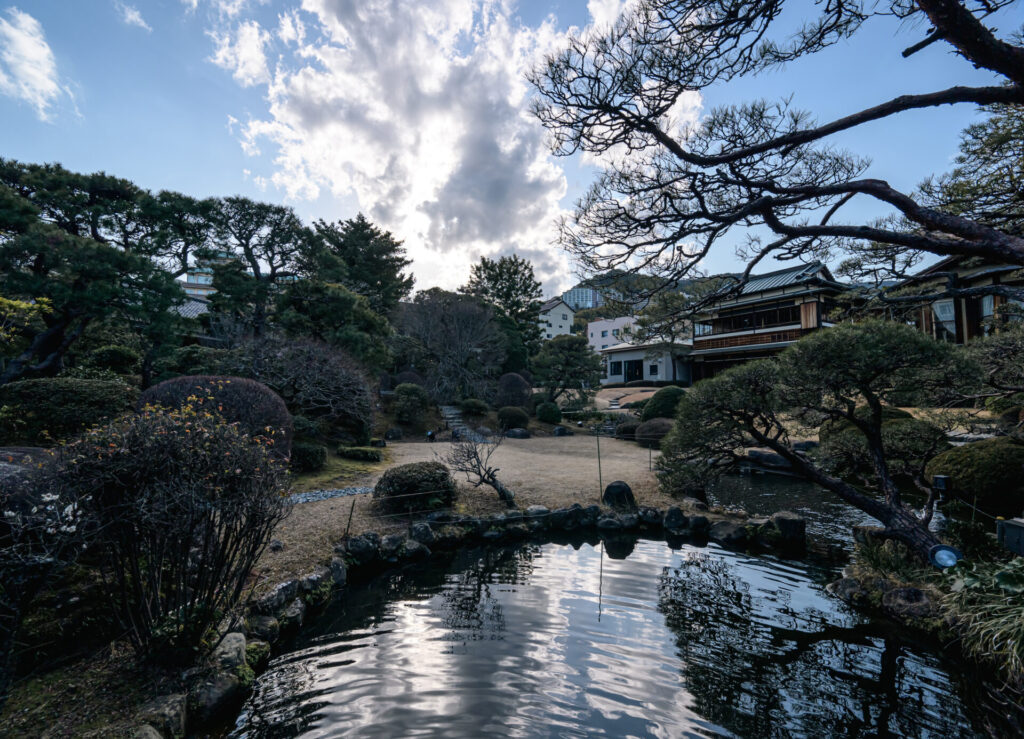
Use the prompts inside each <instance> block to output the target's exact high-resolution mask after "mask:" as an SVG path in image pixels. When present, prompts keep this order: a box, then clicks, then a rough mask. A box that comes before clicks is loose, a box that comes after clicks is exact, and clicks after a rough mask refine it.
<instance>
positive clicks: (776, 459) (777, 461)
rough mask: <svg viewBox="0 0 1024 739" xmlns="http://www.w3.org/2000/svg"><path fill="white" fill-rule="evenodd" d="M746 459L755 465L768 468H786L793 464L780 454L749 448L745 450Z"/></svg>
mask: <svg viewBox="0 0 1024 739" xmlns="http://www.w3.org/2000/svg"><path fill="white" fill-rule="evenodd" d="M747 461H748V462H749V463H750V464H752V465H754V466H755V467H762V468H764V469H769V470H788V469H791V468H792V466H793V465H791V464H790V463H789V460H788V459H786V458H785V457H783V456H782V455H781V454H776V453H775V452H765V451H761V450H760V449H751V450H750V451H749V452H747Z"/></svg>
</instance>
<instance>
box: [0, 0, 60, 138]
mask: <svg viewBox="0 0 1024 739" xmlns="http://www.w3.org/2000/svg"><path fill="white" fill-rule="evenodd" d="M63 93H64V89H63V88H62V87H61V84H60V78H59V77H58V74H57V62H56V60H55V59H54V56H53V51H52V50H51V49H50V45H49V44H48V43H47V42H46V36H45V34H44V33H43V27H42V26H41V25H40V24H39V21H37V20H36V19H35V18H33V17H32V16H31V15H29V14H28V13H25V12H23V11H21V10H18V8H15V7H11V8H8V9H7V11H6V13H5V14H4V15H3V16H0V95H6V96H8V97H12V98H15V99H16V100H21V101H23V102H26V103H28V104H29V105H31V106H32V107H33V108H35V111H36V116H38V118H39V120H41V121H48V120H50V117H51V115H50V110H51V108H52V107H53V105H54V104H55V103H56V102H57V100H58V98H60V96H61V95H62V94H63Z"/></svg>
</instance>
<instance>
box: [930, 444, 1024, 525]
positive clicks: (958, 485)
mask: <svg viewBox="0 0 1024 739" xmlns="http://www.w3.org/2000/svg"><path fill="white" fill-rule="evenodd" d="M925 475H926V477H927V479H929V480H931V478H932V477H933V476H934V475H948V476H949V477H951V478H952V479H953V487H954V491H955V494H956V495H957V497H960V498H962V499H963V500H965V501H967V502H968V503H971V504H973V503H974V497H975V496H977V499H978V503H977V505H978V507H979V508H981V509H982V510H985V511H987V512H989V513H991V514H993V515H1014V516H1019V515H1020V514H1021V511H1022V510H1024V443H1021V442H1019V441H1017V440H1016V439H1012V438H1010V437H1008V436H999V437H996V438H994V439H983V440H982V441H974V442H971V443H969V444H964V445H963V446H959V447H954V448H952V449H950V450H948V451H945V452H943V453H942V454H938V455H936V456H935V457H934V458H933V459H932V461H930V462H929V463H928V466H927V467H925Z"/></svg>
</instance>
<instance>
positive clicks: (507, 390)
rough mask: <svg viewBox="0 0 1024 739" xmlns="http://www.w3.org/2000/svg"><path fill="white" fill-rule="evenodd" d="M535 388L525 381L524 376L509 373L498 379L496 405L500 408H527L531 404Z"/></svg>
mask: <svg viewBox="0 0 1024 739" xmlns="http://www.w3.org/2000/svg"><path fill="white" fill-rule="evenodd" d="M532 390H533V388H531V387H530V383H528V382H527V381H526V380H524V379H523V376H522V375H518V374H516V373H515V372H508V373H506V374H504V375H502V376H501V377H499V378H498V389H497V391H496V392H495V394H494V404H495V405H496V406H498V407H499V408H504V407H505V406H518V407H520V408H526V407H528V406H529V403H530V393H531V392H532Z"/></svg>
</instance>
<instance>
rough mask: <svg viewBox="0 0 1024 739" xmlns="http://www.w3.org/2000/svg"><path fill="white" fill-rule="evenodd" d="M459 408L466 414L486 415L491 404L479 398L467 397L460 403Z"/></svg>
mask: <svg viewBox="0 0 1024 739" xmlns="http://www.w3.org/2000/svg"><path fill="white" fill-rule="evenodd" d="M459 409H460V410H462V413H463V415H466V416H486V415H487V411H489V410H490V406H488V405H487V403H485V402H484V401H482V400H480V399H478V398H466V399H465V400H463V401H462V402H461V403H459Z"/></svg>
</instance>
